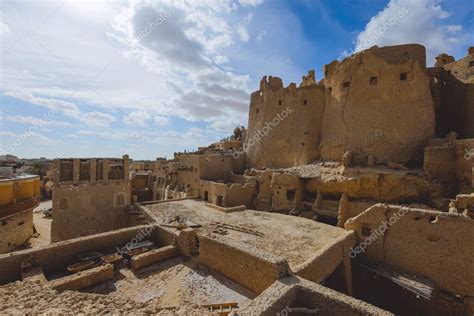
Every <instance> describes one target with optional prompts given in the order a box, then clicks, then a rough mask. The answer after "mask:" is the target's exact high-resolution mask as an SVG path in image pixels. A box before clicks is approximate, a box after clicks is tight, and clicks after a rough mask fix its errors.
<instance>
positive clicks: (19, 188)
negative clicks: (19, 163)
mask: <svg viewBox="0 0 474 316" xmlns="http://www.w3.org/2000/svg"><path fill="white" fill-rule="evenodd" d="M39 197H40V178H39V176H34V175H26V176H17V177H14V178H9V179H0V253H5V252H9V251H12V250H15V248H17V247H18V246H20V245H22V244H24V243H25V242H27V241H28V239H29V238H30V237H31V234H32V233H33V209H34V208H35V207H36V206H38V203H39Z"/></svg>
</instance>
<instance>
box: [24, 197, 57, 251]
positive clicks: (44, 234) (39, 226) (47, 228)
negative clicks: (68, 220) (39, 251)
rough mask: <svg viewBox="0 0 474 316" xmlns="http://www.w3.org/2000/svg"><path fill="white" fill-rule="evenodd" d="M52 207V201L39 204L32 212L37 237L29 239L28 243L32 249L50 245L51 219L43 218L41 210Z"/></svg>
mask: <svg viewBox="0 0 474 316" xmlns="http://www.w3.org/2000/svg"><path fill="white" fill-rule="evenodd" d="M51 206H52V201H44V202H41V203H40V205H39V206H38V207H37V208H35V209H34V210H33V225H34V226H35V228H36V231H37V233H38V234H39V235H38V236H37V237H35V236H33V237H31V238H30V240H29V243H30V246H31V247H32V248H38V247H41V246H45V245H49V244H50V243H51V221H52V219H51V217H44V215H43V210H45V209H48V208H50V207H51Z"/></svg>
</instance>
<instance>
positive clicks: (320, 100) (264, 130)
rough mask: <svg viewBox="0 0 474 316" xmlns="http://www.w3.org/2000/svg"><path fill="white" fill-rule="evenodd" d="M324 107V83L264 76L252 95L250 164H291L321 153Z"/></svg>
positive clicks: (252, 165)
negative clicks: (299, 82)
mask: <svg viewBox="0 0 474 316" xmlns="http://www.w3.org/2000/svg"><path fill="white" fill-rule="evenodd" d="M323 111H324V86H322V85H316V84H312V85H306V86H303V87H300V88H297V87H296V84H294V83H291V84H290V85H289V86H288V87H287V88H284V87H283V83H282V81H281V79H280V78H276V77H271V76H270V77H269V78H268V80H267V77H266V76H265V77H263V79H262V80H261V81H260V89H259V90H258V91H255V92H254V93H252V95H251V97H250V109H249V122H248V130H247V135H246V141H245V144H244V147H243V148H244V149H245V150H246V153H247V159H248V161H247V163H248V166H249V167H261V166H267V167H290V166H295V165H302V164H307V163H310V162H312V161H313V160H315V159H316V158H317V156H318V151H317V145H318V142H319V134H320V127H321V120H322V115H323Z"/></svg>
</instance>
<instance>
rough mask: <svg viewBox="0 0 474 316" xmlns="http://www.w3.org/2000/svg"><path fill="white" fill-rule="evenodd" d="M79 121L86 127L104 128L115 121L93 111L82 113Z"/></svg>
mask: <svg viewBox="0 0 474 316" xmlns="http://www.w3.org/2000/svg"><path fill="white" fill-rule="evenodd" d="M81 121H82V122H84V124H86V125H88V126H95V127H104V126H109V125H110V124H111V123H113V122H115V121H116V119H115V117H113V116H112V115H110V114H107V113H101V112H97V111H94V112H87V113H84V114H83V115H82V117H81Z"/></svg>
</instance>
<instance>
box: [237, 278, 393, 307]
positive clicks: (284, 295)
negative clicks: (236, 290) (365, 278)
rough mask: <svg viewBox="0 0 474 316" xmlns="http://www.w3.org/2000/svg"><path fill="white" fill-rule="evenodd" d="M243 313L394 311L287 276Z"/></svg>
mask: <svg viewBox="0 0 474 316" xmlns="http://www.w3.org/2000/svg"><path fill="white" fill-rule="evenodd" d="M240 312H241V314H242V315H262V316H274V315H313V314H317V315H321V316H333V315H351V316H356V315H361V316H362V315H364V316H366V315H374V316H375V315H377V316H380V315H384V316H388V315H393V314H391V313H389V312H387V311H384V310H382V309H379V308H377V307H375V306H373V305H370V304H368V303H366V302H363V301H360V300H357V299H355V298H353V297H351V296H347V295H344V294H342V293H340V292H336V291H334V290H332V289H330V288H327V287H325V286H322V285H320V284H317V283H313V282H308V281H306V280H303V279H301V278H298V277H294V276H290V277H286V278H283V279H281V280H277V281H275V282H274V283H273V284H272V286H271V287H269V288H268V289H266V290H265V291H264V292H263V293H262V294H261V295H259V296H258V297H257V298H256V299H254V300H253V301H251V302H250V303H248V304H247V305H246V306H244V307H243V308H242V310H241V311H240Z"/></svg>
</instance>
